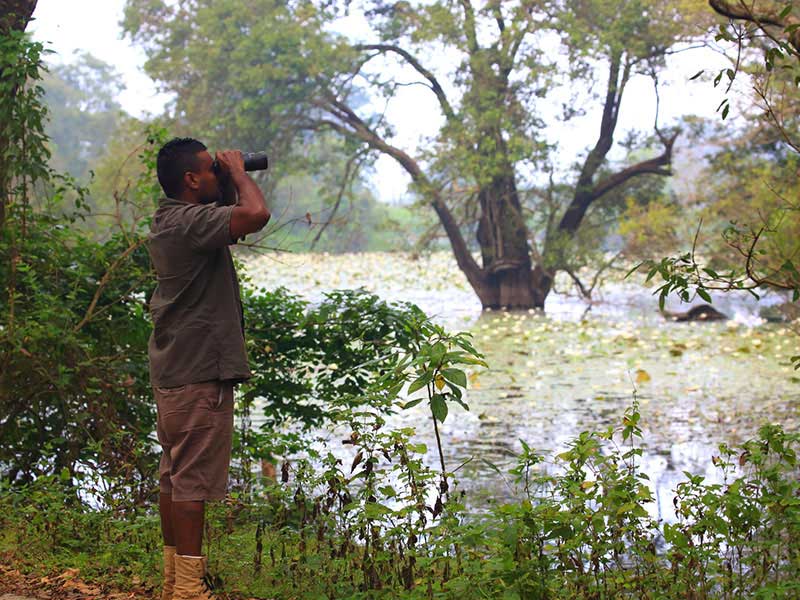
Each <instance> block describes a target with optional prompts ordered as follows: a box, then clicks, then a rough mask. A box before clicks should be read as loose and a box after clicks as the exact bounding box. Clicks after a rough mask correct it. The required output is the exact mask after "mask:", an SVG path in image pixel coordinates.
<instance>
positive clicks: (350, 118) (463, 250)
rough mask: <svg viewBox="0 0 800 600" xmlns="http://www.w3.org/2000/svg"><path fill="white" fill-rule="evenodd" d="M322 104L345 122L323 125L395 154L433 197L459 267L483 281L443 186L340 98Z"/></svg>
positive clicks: (477, 281)
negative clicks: (444, 199)
mask: <svg viewBox="0 0 800 600" xmlns="http://www.w3.org/2000/svg"><path fill="white" fill-rule="evenodd" d="M321 107H322V108H325V109H326V110H328V112H330V113H331V114H332V115H334V116H335V117H337V118H339V119H341V120H342V121H343V122H344V124H342V123H337V122H335V121H331V120H330V119H321V120H320V121H318V124H319V125H325V126H327V127H330V128H331V129H333V130H335V131H338V132H339V133H341V134H343V135H346V136H350V137H356V138H358V139H360V140H361V141H363V142H366V143H367V144H368V145H369V146H370V148H373V149H374V150H378V151H379V152H381V153H383V154H386V155H387V156H391V157H392V158H394V159H395V160H396V161H397V162H398V163H399V164H400V166H401V167H403V169H405V171H406V172H407V173H408V174H409V175H410V176H411V180H412V181H413V182H414V184H415V185H416V186H417V187H418V188H419V190H420V191H421V192H422V194H423V195H424V196H425V197H427V198H428V199H429V200H430V204H431V206H432V207H433V210H434V211H435V212H436V215H437V216H438V217H439V221H441V223H442V226H443V227H444V230H445V233H447V237H448V239H449V240H450V245H451V246H452V248H453V254H454V255H455V258H456V262H457V263H458V266H459V268H460V269H461V270H462V271H463V272H464V274H465V275H466V276H467V279H468V280H469V281H470V283H471V284H473V285H478V284H480V283H481V282H482V281H483V278H484V275H483V271H482V269H481V268H480V267H479V266H478V263H477V262H476V261H475V259H474V258H473V257H472V254H471V253H470V251H469V248H468V247H467V243H466V241H465V240H464V236H463V235H462V234H461V229H460V228H459V226H458V223H457V222H456V220H455V218H453V215H452V213H451V212H450V209H449V208H448V207H447V205H446V204H445V202H444V201H443V200H442V197H441V193H440V190H439V189H437V188H436V187H435V186H434V185H433V184H432V183H431V182H430V180H429V179H428V177H427V176H426V175H425V173H424V172H423V171H422V169H421V168H420V166H419V164H418V163H417V161H415V160H414V159H413V158H411V156H409V155H408V154H407V153H406V152H404V151H403V150H401V149H400V148H397V147H395V146H392V145H391V144H389V143H388V142H386V141H385V140H384V139H383V138H381V137H380V136H379V135H378V134H376V133H375V132H374V131H372V129H370V128H369V126H368V125H367V124H366V123H364V121H362V120H361V118H360V117H359V116H358V115H356V114H355V113H354V112H353V110H352V109H351V108H350V107H348V106H347V105H346V104H344V103H343V102H341V101H339V100H337V99H336V98H335V97H333V96H332V95H329V96H328V97H327V99H326V102H325V103H323V104H322V105H321Z"/></svg>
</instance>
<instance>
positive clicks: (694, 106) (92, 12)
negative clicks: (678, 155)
mask: <svg viewBox="0 0 800 600" xmlns="http://www.w3.org/2000/svg"><path fill="white" fill-rule="evenodd" d="M124 5H125V0H70V1H65V0H39V2H38V4H37V6H36V11H35V12H34V15H33V16H34V21H33V22H32V23H31V25H29V29H28V30H29V31H31V32H32V33H33V37H34V38H35V39H37V40H39V41H42V42H47V43H48V46H49V48H50V49H51V50H53V51H54V52H55V54H54V55H51V58H50V59H49V60H50V61H52V62H71V61H72V60H74V56H75V53H76V52H89V53H91V54H93V55H94V56H96V57H97V58H100V59H101V60H103V61H105V62H107V63H109V64H111V65H113V66H114V67H115V68H116V69H117V70H118V71H119V72H120V74H121V75H122V78H123V81H124V82H125V86H126V87H125V89H124V91H122V92H121V94H120V96H119V98H118V100H119V102H120V104H121V105H122V107H123V108H124V109H125V110H126V111H127V112H129V113H130V114H133V115H135V116H138V117H143V116H146V115H147V114H148V113H149V114H158V113H160V112H161V111H163V109H164V107H165V105H166V103H167V102H168V101H169V96H168V95H167V94H163V93H159V91H158V88H157V85H156V84H155V82H153V81H152V80H151V79H150V78H149V77H148V76H147V75H146V74H145V73H144V69H143V65H144V62H145V55H144V52H143V51H142V50H140V49H139V48H136V47H134V46H133V45H132V44H131V43H130V41H129V40H128V39H123V38H122V32H121V28H120V26H119V22H120V20H121V19H122V12H123V7H124ZM341 28H342V29H341V30H342V31H343V32H346V33H347V34H348V35H351V36H352V37H354V38H356V39H359V40H360V41H369V38H368V30H367V29H366V26H365V25H364V24H363V23H359V22H356V21H352V20H351V21H348V22H346V23H344V24H343V25H342V26H341ZM438 60H439V62H440V64H439V65H434V66H435V67H437V66H438V67H443V66H446V65H444V64H443V62H446V60H447V57H441V56H440V57H438ZM668 64H669V68H668V69H667V70H666V72H664V73H663V74H662V76H661V81H662V84H663V86H662V88H661V92H660V97H661V108H660V112H659V123H660V124H661V125H662V126H664V125H669V124H670V123H674V121H675V119H677V118H678V117H680V116H681V115H685V114H696V115H698V116H704V117H711V118H713V117H715V109H716V107H717V106H718V105H719V103H720V102H721V100H722V98H723V97H724V96H723V94H722V92H721V91H720V90H719V89H714V88H713V86H712V85H711V83H709V82H708V81H707V80H703V79H702V78H701V79H698V80H695V81H690V78H691V77H692V76H693V75H694V74H695V73H697V72H698V71H699V70H700V69H704V70H705V71H706V73H714V72H715V71H716V70H719V69H720V68H723V67H725V66H728V65H727V63H726V61H725V59H724V58H723V57H722V56H720V55H719V54H718V53H716V52H713V51H711V50H707V49H706V50H700V51H697V50H692V51H689V52H685V53H681V54H678V55H675V56H674V57H672V58H671V59H670V60H669V63H668ZM382 67H383V68H393V67H392V66H391V65H390V63H385V64H384V65H382ZM654 98H655V96H654V92H653V85H652V83H651V82H650V81H649V80H647V79H644V78H638V79H632V80H631V82H630V83H629V84H628V88H627V89H626V92H625V96H624V99H623V104H622V107H621V109H620V121H619V125H618V130H617V135H616V136H615V137H616V139H622V137H623V135H624V132H625V131H627V130H630V129H639V130H643V131H652V126H653V121H654V117H655V102H654ZM566 99H567V98H566V97H565V96H562V97H558V96H557V95H554V96H553V104H552V105H551V107H550V108H551V111H552V114H553V115H555V114H556V113H557V112H558V110H557V107H558V106H559V104H560V102H563V101H565V100H566ZM383 108H384V107H383V106H381V107H380V109H381V110H383ZM386 115H387V118H388V119H389V121H390V122H392V123H394V124H395V125H396V130H397V131H398V135H397V137H396V139H395V140H394V141H395V144H396V145H398V146H400V147H401V148H404V149H407V150H411V153H412V155H413V150H414V149H415V148H416V147H417V146H418V145H419V144H421V142H422V140H424V139H425V138H426V137H430V136H432V135H434V134H435V133H436V131H437V129H438V127H439V125H440V123H441V116H440V114H439V111H438V106H437V104H436V102H435V100H434V98H433V95H432V94H431V93H430V92H429V91H426V90H424V89H423V88H422V87H421V86H411V87H405V88H402V89H401V91H400V93H399V94H398V95H397V97H396V98H395V99H393V101H392V103H391V104H390V105H389V106H388V108H387V109H386ZM735 115H736V110H735V109H734V111H732V114H731V116H730V117H729V118H728V119H729V121H730V120H733V119H734V118H735ZM598 124H599V120H598V119H597V115H594V119H593V118H592V115H591V114H589V116H587V117H586V118H583V119H577V120H574V121H573V122H571V123H570V124H568V125H565V126H561V127H559V128H558V129H553V130H551V131H549V132H548V135H549V138H550V139H549V141H551V142H555V143H558V145H559V148H560V150H559V157H560V160H561V164H562V167H563V168H567V167H568V166H569V165H570V164H572V162H574V160H575V159H576V158H577V157H578V156H580V155H581V154H582V153H585V151H586V149H587V147H588V146H589V144H591V143H592V142H593V141H594V139H595V138H596V136H597V133H598V131H597V128H598V127H599V125H598ZM679 146H680V141H679V143H678V147H679ZM243 150H256V149H243ZM409 181H410V180H409V178H408V176H407V175H406V174H405V172H404V171H403V170H402V169H401V168H400V167H399V166H398V165H397V164H396V163H395V162H394V160H393V159H391V158H388V157H381V158H380V159H379V160H378V162H377V164H376V172H375V174H374V176H373V177H372V186H373V188H374V189H375V191H376V192H377V194H378V197H379V198H380V199H381V200H382V201H384V202H403V201H404V200H406V199H407V198H408V195H407V193H406V187H407V185H408V183H409Z"/></svg>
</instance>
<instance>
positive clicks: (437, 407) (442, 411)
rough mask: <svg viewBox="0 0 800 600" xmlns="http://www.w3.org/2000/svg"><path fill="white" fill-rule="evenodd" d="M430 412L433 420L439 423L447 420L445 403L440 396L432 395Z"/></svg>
mask: <svg viewBox="0 0 800 600" xmlns="http://www.w3.org/2000/svg"><path fill="white" fill-rule="evenodd" d="M431 412H432V413H433V416H434V418H435V419H436V420H437V421H439V422H440V423H444V420H445V419H446V418H447V402H446V401H445V399H444V396H442V395H441V394H434V395H433V398H431Z"/></svg>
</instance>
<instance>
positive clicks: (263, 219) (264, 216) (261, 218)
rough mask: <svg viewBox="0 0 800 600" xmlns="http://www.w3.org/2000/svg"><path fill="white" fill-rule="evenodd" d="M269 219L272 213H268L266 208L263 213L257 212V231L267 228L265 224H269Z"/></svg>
mask: <svg viewBox="0 0 800 600" xmlns="http://www.w3.org/2000/svg"><path fill="white" fill-rule="evenodd" d="M271 217H272V213H271V212H269V210H268V209H267V208H265V209H264V210H263V211H261V212H259V214H258V228H259V230H260V229H264V227H266V226H267V223H269V220H270V218H271Z"/></svg>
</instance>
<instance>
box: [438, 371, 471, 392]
mask: <svg viewBox="0 0 800 600" xmlns="http://www.w3.org/2000/svg"><path fill="white" fill-rule="evenodd" d="M442 375H443V376H444V378H445V379H446V380H447V381H449V382H450V383H453V384H455V385H457V386H460V387H462V388H465V387H467V374H466V373H464V371H462V370H461V369H442Z"/></svg>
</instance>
